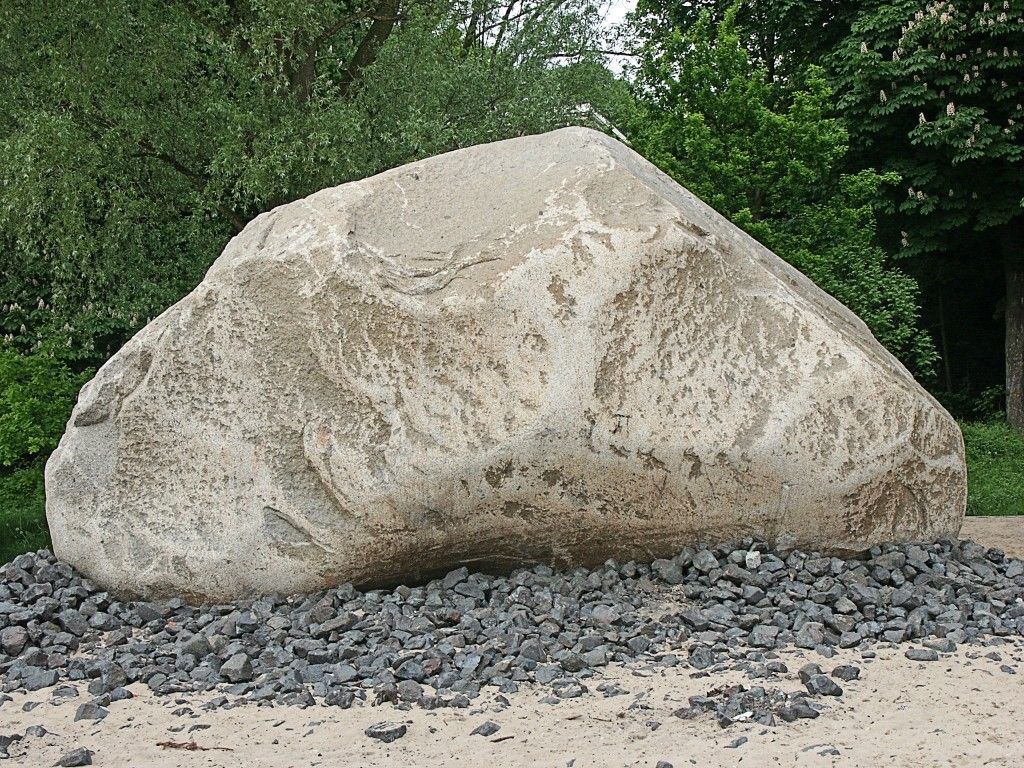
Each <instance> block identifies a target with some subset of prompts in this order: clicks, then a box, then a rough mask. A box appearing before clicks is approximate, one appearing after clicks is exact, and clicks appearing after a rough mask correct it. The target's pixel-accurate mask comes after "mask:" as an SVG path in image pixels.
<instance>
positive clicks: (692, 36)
mask: <svg viewBox="0 0 1024 768" xmlns="http://www.w3.org/2000/svg"><path fill="white" fill-rule="evenodd" d="M735 15H736V10H735V9H734V10H733V11H730V12H729V13H728V14H726V16H725V19H724V20H723V21H722V22H721V23H720V24H719V25H718V26H717V27H714V28H713V27H712V24H711V21H710V16H709V15H708V14H704V15H702V16H701V17H700V18H699V20H698V21H697V22H696V23H695V24H694V25H693V26H692V27H690V28H689V29H687V30H685V31H684V30H680V29H678V28H673V29H672V30H671V31H670V32H668V33H667V35H666V36H665V37H664V38H661V39H658V40H655V41H648V43H647V44H646V45H644V47H643V48H642V53H641V57H640V65H639V70H638V72H637V88H638V93H637V97H638V102H639V104H640V106H639V109H638V111H637V112H636V113H635V114H634V115H633V116H632V118H631V119H629V120H628V121H627V122H628V126H629V134H630V137H631V139H632V140H634V142H635V143H636V145H637V147H638V148H639V149H640V150H641V151H642V152H643V153H644V154H646V155H647V157H648V158H650V159H651V160H652V161H654V162H655V163H657V164H658V165H660V166H661V167H662V168H663V169H664V170H665V171H666V172H667V173H669V174H670V175H672V176H673V177H674V178H676V179H677V180H678V181H679V182H680V183H682V184H684V185H686V186H687V187H689V188H690V189H691V190H692V191H694V192H695V193H696V194H697V195H699V196H700V197H702V198H703V199H704V200H705V201H707V202H708V203H709V204H710V205H712V206H713V207H714V208H716V209H717V210H718V211H720V212H721V213H724V214H725V215H727V216H729V217H730V218H731V219H732V220H733V221H734V222H736V223H737V224H738V225H739V226H741V227H743V228H744V229H746V230H747V231H748V232H750V234H752V235H753V236H754V237H756V238H758V239H759V240H761V241H762V242H763V243H764V244H765V245H767V246H768V247H770V248H772V249H773V250H775V251H776V253H778V254H779V255H780V256H782V257H783V258H785V259H786V260H787V261H789V262H790V263H792V264H793V265H794V266H796V267H797V268H798V269H800V270H801V271H803V272H804V273H806V274H807V275H808V276H809V277H811V279H812V280H814V281H815V282H816V283H818V285H819V286H821V287H822V288H823V289H825V290H826V291H828V292H830V293H832V294H833V295H834V296H836V297H837V298H839V299H840V300H841V301H843V302H844V303H845V304H846V305H847V306H849V307H850V308H851V309H852V310H853V311H854V312H856V313H857V314H858V315H859V316H860V317H861V318H862V319H863V320H864V321H865V322H866V323H867V324H868V326H869V327H870V328H871V329H872V331H873V332H874V334H875V335H876V336H877V337H878V338H879V340H880V341H881V342H882V343H883V344H885V345H886V346H887V347H888V348H889V349H890V350H891V351H892V352H893V353H894V354H895V355H897V356H898V357H899V358H900V359H902V360H903V361H904V362H905V363H907V364H908V365H909V366H910V367H911V368H912V369H914V370H916V371H917V372H918V373H919V374H927V373H929V372H930V371H931V368H932V365H933V363H934V360H935V352H934V347H933V345H932V343H931V341H930V339H929V338H928V337H927V335H926V334H924V333H923V332H922V331H921V330H920V329H919V327H918V318H917V314H918V305H917V301H918V291H917V286H916V284H915V283H914V281H913V280H912V279H910V278H909V277H908V276H906V275H905V274H903V273H902V272H900V271H899V270H898V269H896V268H895V267H893V266H892V265H891V264H889V263H888V260H887V258H886V255H885V253H884V251H882V250H881V249H880V248H879V247H878V246H877V245H876V244H875V242H874V223H875V222H874V212H873V203H874V200H875V199H876V197H877V196H878V195H879V194H880V191H881V190H882V189H883V188H884V187H885V186H886V185H888V184H891V183H893V182H894V180H895V177H894V176H892V175H880V174H877V173H875V172H873V171H861V172H859V173H855V174H842V173H841V172H840V168H841V166H842V163H843V161H844V158H845V156H846V154H847V152H848V146H849V145H848V135H847V131H846V128H845V127H844V125H843V123H842V122H841V121H839V120H838V119H836V118H834V117H832V116H830V114H829V103H830V99H831V91H830V89H829V87H828V85H827V83H826V81H825V79H824V75H823V73H822V71H821V70H820V69H818V68H816V67H809V68H807V69H805V70H804V71H803V72H802V73H801V74H800V77H799V78H798V79H795V80H793V81H792V82H789V83H786V84H779V83H773V82H771V81H770V79H769V77H768V73H767V72H766V70H765V69H764V67H762V66H759V65H757V64H756V63H755V62H753V61H752V60H751V58H750V56H749V55H748V53H747V51H746V50H745V49H744V47H743V44H742V41H741V39H740V35H739V32H738V31H737V29H736V26H735V24H736V19H735Z"/></svg>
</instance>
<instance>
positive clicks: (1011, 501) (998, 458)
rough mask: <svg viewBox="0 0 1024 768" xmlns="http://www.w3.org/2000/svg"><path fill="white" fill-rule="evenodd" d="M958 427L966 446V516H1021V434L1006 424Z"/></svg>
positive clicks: (1023, 470)
mask: <svg viewBox="0 0 1024 768" xmlns="http://www.w3.org/2000/svg"><path fill="white" fill-rule="evenodd" d="M960 426H961V428H962V429H963V432H964V442H965V443H966V446H967V514H969V515H1024V435H1021V434H1020V433H1019V432H1015V431H1014V430H1012V429H1010V428H1009V427H1008V426H1007V425H1006V423H1005V422H992V423H987V424H970V423H965V424H961V425H960Z"/></svg>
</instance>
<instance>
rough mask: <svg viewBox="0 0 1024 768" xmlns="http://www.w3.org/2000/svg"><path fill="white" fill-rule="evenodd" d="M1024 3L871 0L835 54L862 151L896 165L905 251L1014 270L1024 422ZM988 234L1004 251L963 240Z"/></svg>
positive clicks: (1014, 331)
mask: <svg viewBox="0 0 1024 768" xmlns="http://www.w3.org/2000/svg"><path fill="white" fill-rule="evenodd" d="M1022 53H1024V0H994V2H974V0H965V1H963V2H956V3H945V2H940V3H926V2H922V1H920V0H898V1H897V2H886V3H870V4H868V5H866V6H863V7H862V8H861V9H860V12H859V13H858V15H857V16H856V18H855V20H854V21H853V24H852V28H851V30H850V33H849V35H848V36H847V37H846V38H845V39H844V40H843V42H842V43H841V44H840V45H839V46H838V48H837V49H836V51H835V53H834V54H833V55H832V56H831V57H830V59H829V66H830V68H831V69H832V70H833V71H834V73H835V83H836V86H837V89H838V94H839V109H840V111H841V112H842V113H843V114H844V115H845V116H846V118H847V123H848V125H849V126H850V131H851V135H852V137H853V140H854V143H855V145H856V146H857V147H858V152H857V160H858V161H859V162H862V163H865V164H871V165H872V166H875V167H877V168H880V169H883V170H884V171H888V172H894V173H897V174H899V176H900V177H901V179H902V182H901V184H900V185H899V187H898V188H896V189H891V190H890V195H888V196H887V197H886V198H885V199H884V205H883V209H884V211H885V212H886V213H887V214H888V216H889V217H890V219H891V220H892V221H893V222H894V223H895V224H896V226H897V227H898V229H899V230H901V231H902V236H901V240H902V248H903V252H904V254H905V255H907V256H911V257H919V258H924V259H932V258H934V255H935V254H936V253H939V252H942V251H948V250H953V249H956V250H957V251H958V252H960V253H967V254H969V256H970V258H971V259H972V260H977V262H978V263H979V266H980V265H981V263H982V262H984V261H986V260H991V259H999V260H1001V261H1002V266H1003V269H1004V273H1005V286H1006V301H1005V329H1006V337H1005V354H1006V393H1007V404H1006V412H1007V418H1008V421H1009V423H1010V425H1011V427H1013V428H1015V429H1017V430H1024V141H1022V137H1024V134H1022V125H1024V58H1022ZM972 232H991V233H993V234H995V235H996V236H997V241H998V242H999V244H1000V247H999V249H998V252H997V253H989V252H986V251H985V250H983V249H978V250H974V249H970V248H964V247H963V244H964V243H965V242H970V240H969V238H970V237H971V233H972Z"/></svg>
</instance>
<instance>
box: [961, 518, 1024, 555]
mask: <svg viewBox="0 0 1024 768" xmlns="http://www.w3.org/2000/svg"><path fill="white" fill-rule="evenodd" d="M960 538H962V539H974V540H975V541H976V542H978V543H979V544H984V545H985V546H986V547H996V548H998V549H1001V550H1003V551H1004V552H1005V553H1006V554H1008V555H1010V556H1012V557H1020V558H1024V516H1020V517H1012V516H1007V517H968V518H966V519H965V520H964V525H963V528H961V529H960Z"/></svg>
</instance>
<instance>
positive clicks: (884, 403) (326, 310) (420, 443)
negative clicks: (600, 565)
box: [46, 128, 965, 599]
mask: <svg viewBox="0 0 1024 768" xmlns="http://www.w3.org/2000/svg"><path fill="white" fill-rule="evenodd" d="M46 488H47V515H48V518H49V523H50V530H51V532H52V534H53V542H54V548H55V550H56V553H57V554H58V555H59V556H60V557H61V558H63V559H65V560H67V561H69V562H70V563H72V564H74V565H75V566H77V567H78V568H80V569H81V570H82V571H84V572H85V573H86V574H88V575H89V576H90V577H92V578H93V579H94V580H95V581H97V582H99V583H100V584H102V585H104V586H106V587H108V588H111V589H113V590H115V591H118V592H120V593H126V594H141V595H147V596H152V595H158V594H162V593H170V592H175V593H183V594H185V595H188V596H192V597H195V598H209V599H225V598H231V597H236V596H240V595H248V594H253V593H266V592H291V591H305V590H314V589H318V588H321V587H324V586H325V585H330V584H334V583H338V582H345V581H352V582H355V583H357V584H363V585H371V584H385V583H388V582H394V581H398V580H407V581H412V580H417V579H421V578H425V577H427V576H430V575H433V574H436V573H438V572H443V571H444V570H446V569H448V568H450V567H452V566H453V565H456V564H460V563H473V564H475V565H476V566H479V567H499V568H504V567H510V566H514V565H516V564H519V563H526V562H531V561H548V562H556V563H559V564H565V565H571V564H588V563H594V562H599V561H603V560H605V559H606V558H609V557H614V558H619V559H629V558H638V559H639V558H653V557H657V556H661V555H665V554H666V553H670V552H673V551H675V550H677V549H678V548H680V547H682V546H684V545H688V544H693V543H695V542H697V541H701V540H715V539H735V538H741V537H745V536H762V537H765V538H767V539H769V540H775V541H777V540H780V539H784V540H786V541H789V542H792V543H793V544H797V545H800V546H803V547H809V548H812V549H822V550H832V551H849V550H860V549H864V548H867V547H869V546H871V545H874V544H877V543H879V542H882V541H886V540H901V539H902V540H906V539H931V538H934V537H939V536H955V535H956V534H957V532H958V530H959V527H960V523H961V520H962V516H963V512H964V504H965V470H964V456H963V441H962V438H961V435H960V431H959V429H958V428H957V425H956V423H955V422H954V421H953V419H952V418H950V416H949V414H947V413H946V412H945V411H944V410H943V409H942V408H941V407H940V406H939V405H938V404H937V403H936V402H935V400H933V399H932V398H931V397H930V396H929V395H928V394H927V393H926V392H925V391H924V390H923V389H922V388H921V387H920V386H918V385H917V383H915V381H914V379H913V378H912V377H911V376H910V374H909V373H907V371H906V370H905V369H904V368H903V366H902V365H900V364H899V363H898V362H897V361H896V360H895V359H894V358H893V357H892V356H891V355H889V354H888V353H887V352H886V351H885V350H884V349H883V348H882V346H881V345H880V344H879V343H878V342H877V341H875V339H874V338H873V337H872V335H871V333H870V332H869V331H868V329H867V327H865V325H864V324H863V323H862V322H861V321H860V320H858V319H857V318H856V317H855V316H854V315H853V314H852V313H851V312H850V311H849V310H847V309H846V308H845V307H844V306H842V305H841V304H839V303H838V302H837V301H835V300H834V299H832V298H831V297H829V296H828V295H826V294H825V293H823V292H822V291H820V290H819V289H818V288H816V287H815V286H814V285H813V284H812V283H811V282H810V281H809V280H808V279H807V278H805V277H804V276H803V275H801V274H800V273H798V272H797V271H796V270H794V269H792V268H791V267H789V266H788V265H787V264H785V263H784V262H782V261H781V260H780V259H778V258H777V257H776V256H775V255H773V254H772V253H771V252H769V251H768V250H767V249H766V248H764V247H763V246H761V245H759V244H758V243H757V242H756V241H754V240H753V239H751V238H750V237H748V236H747V235H745V234H744V233H743V232H741V231H740V230H739V229H737V228H736V227H735V226H733V225H732V224H730V223H729V222H728V221H727V220H726V219H724V218H723V217H722V216H720V215H719V214H717V213H716V212H715V211H713V210H712V209H710V208H709V207H708V206H707V205H705V204H704V203H702V202H701V201H700V200H698V199H697V198H695V197H694V196H693V195H692V194H690V193H689V192H687V191H686V190H685V189H683V188H681V187H679V186H678V185H677V184H675V183H674V182H672V181H671V180H670V179H669V178H668V177H667V176H665V175H664V174H663V173H661V172H660V171H658V170H657V169H656V168H654V166H652V165H651V164H650V163H648V162H646V161H645V160H643V159H642V158H641V157H639V156H638V155H637V154H635V153H634V152H633V151H632V150H630V149H629V148H628V147H626V146H624V145H622V144H620V143H618V142H616V141H614V140H612V139H610V138H608V137H606V136H604V135H602V134H599V133H596V132H594V131H590V130H585V129H580V128H570V129H565V130H561V131H555V132H553V133H549V134H545V135H542V136H530V137H526V138H521V139H513V140H511V141H504V142H499V143H496V144H489V145H485V146H479V147H472V148H470V149H465V150H460V151H458V152H452V153H450V154H446V155H442V156H440V157H435V158H431V159H429V160H424V161H422V162H418V163H413V164H411V165H407V166H404V167H402V168H398V169H395V170H392V171H388V172H387V173H382V174H380V175H379V176H375V177H373V178H370V179H366V180H364V181H359V182H355V183H352V184H345V185H343V186H340V187H335V188H333V189H326V190H323V191H322V192H318V193H317V194H315V195H312V196H310V197H308V198H306V199H304V200H299V201H297V202H295V203H291V204H289V205H285V206H282V207H280V208H277V209H275V210H273V211H271V212H270V213H266V214H263V215H261V216H259V217H257V218H256V219H255V220H254V221H253V222H252V223H251V224H249V226H248V227H246V228H245V230H244V231H243V232H242V233H241V234H240V235H238V236H237V237H236V238H234V239H233V240H232V241H231V242H230V243H229V244H228V246H227V248H226V249H225V251H224V253H223V255H222V256H221V257H220V258H219V259H218V260H217V261H216V262H215V263H214V265H213V267H212V268H211V269H210V271H209V273H208V274H207V275H206V278H205V279H204V280H203V282H202V283H201V284H200V285H199V286H198V287H197V288H196V289H195V290H194V291H193V292H192V293H190V294H189V295H188V296H186V297H185V298H184V299H182V300H181V301H180V302H178V303H177V304H176V305H174V306H173V307H171V308H170V309H168V310H167V311H166V312H164V313H163V314H162V315H161V316H160V317H158V318H157V319H156V320H154V321H153V322H151V323H150V324H149V325H148V326H146V327H145V328H144V329H143V330H142V331H140V332H139V333H138V334H137V335H136V336H135V337H134V338H133V339H132V340H131V341H130V342H129V343H128V344H127V345H125V347H124V348H123V349H122V350H121V351H120V352H118V353H117V354H116V355H115V356H114V357H113V358H111V359H110V361H109V362H108V363H107V364H106V365H104V366H103V368H102V369H100V371H99V373H98V374H97V375H96V378H95V379H93V381H91V382H90V383H89V384H88V385H87V386H86V387H85V388H84V389H83V390H82V394H81V396H80V397H79V402H78V405H77V407H76V408H75V410H74V413H73V415H72V417H71V421H70V423H69V425H68V429H67V433H66V434H65V435H64V438H63V439H62V440H61V443H60V447H59V448H58V449H57V450H56V451H55V452H54V454H53V456H52V457H51V458H50V461H49V463H48V465H47V469H46Z"/></svg>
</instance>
